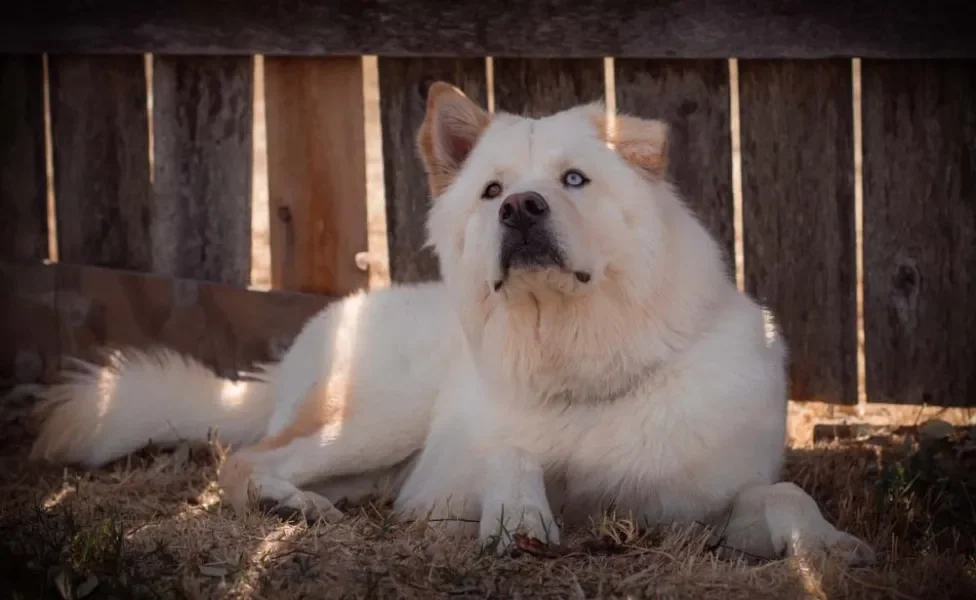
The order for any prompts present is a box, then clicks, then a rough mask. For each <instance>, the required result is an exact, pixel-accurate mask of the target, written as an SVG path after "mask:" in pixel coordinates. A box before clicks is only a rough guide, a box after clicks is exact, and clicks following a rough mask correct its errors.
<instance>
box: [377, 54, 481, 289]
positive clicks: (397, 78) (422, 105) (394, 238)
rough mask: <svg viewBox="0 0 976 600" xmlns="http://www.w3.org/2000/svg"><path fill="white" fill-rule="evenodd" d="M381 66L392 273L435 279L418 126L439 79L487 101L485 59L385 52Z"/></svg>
mask: <svg viewBox="0 0 976 600" xmlns="http://www.w3.org/2000/svg"><path fill="white" fill-rule="evenodd" d="M377 66H378V70H379V86H380V123H381V125H382V130H383V173H384V179H385V180H386V181H385V187H386V223H387V226H386V228H387V243H388V245H389V257H390V259H389V260H390V279H391V280H393V281H396V282H418V281H430V280H436V279H438V278H439V277H440V270H439V267H438V264H437V257H436V256H435V255H434V253H433V252H432V251H431V249H430V248H424V244H425V243H426V241H427V233H426V229H425V222H426V219H427V210H428V208H429V207H430V191H429V190H428V188H427V178H426V176H425V175H424V169H423V165H422V163H421V162H420V155H419V154H418V152H417V144H416V140H417V130H418V128H419V127H420V124H421V123H422V122H423V120H424V113H425V111H426V100H427V88H428V87H430V84H431V83H433V82H434V81H436V80H444V81H448V82H450V83H452V84H453V85H455V86H457V87H458V88H460V89H461V90H462V91H464V93H465V94H467V95H468V96H469V97H470V98H471V99H472V100H474V101H475V102H477V103H479V104H480V105H481V106H484V107H487V105H488V104H487V103H488V97H487V87H486V82H485V60H484V59H476V58H469V59H449V58H420V59H416V58H382V57H381V58H379V59H378V60H377Z"/></svg>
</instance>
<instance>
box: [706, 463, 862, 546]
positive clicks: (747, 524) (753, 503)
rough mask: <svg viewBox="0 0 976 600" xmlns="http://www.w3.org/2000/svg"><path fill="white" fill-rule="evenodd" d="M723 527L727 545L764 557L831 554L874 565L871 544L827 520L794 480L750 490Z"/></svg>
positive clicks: (720, 531)
mask: <svg viewBox="0 0 976 600" xmlns="http://www.w3.org/2000/svg"><path fill="white" fill-rule="evenodd" d="M717 525H718V531H717V532H716V533H717V535H718V536H719V537H720V538H723V539H724V542H725V544H726V545H728V546H730V547H732V548H734V549H737V550H740V551H743V552H746V553H749V554H752V555H755V556H759V557H763V558H773V557H776V556H782V555H784V554H786V555H789V556H793V555H797V554H809V553H817V552H823V551H827V552H830V553H832V554H834V555H837V556H840V557H841V558H843V559H844V560H846V561H847V562H850V563H856V564H868V563H872V562H874V550H872V549H871V547H870V546H868V545H867V544H866V543H865V542H863V541H862V540H860V539H858V538H856V537H854V536H853V535H850V534H849V533H845V532H843V531H839V530H838V529H837V528H836V527H834V526H833V525H831V524H830V523H829V522H827V520H826V519H825V518H824V516H823V514H822V513H821V512H820V508H819V507H818V506H817V503H816V501H814V499H813V498H811V497H810V495H809V494H807V493H806V492H805V491H803V490H802V489H801V488H800V487H799V486H797V485H796V484H793V483H789V482H781V483H776V484H773V485H754V486H750V487H747V488H745V489H744V490H742V491H741V492H739V494H738V495H737V496H736V498H735V502H734V504H733V506H732V513H731V515H729V516H728V518H727V519H725V520H724V521H723V522H721V523H717Z"/></svg>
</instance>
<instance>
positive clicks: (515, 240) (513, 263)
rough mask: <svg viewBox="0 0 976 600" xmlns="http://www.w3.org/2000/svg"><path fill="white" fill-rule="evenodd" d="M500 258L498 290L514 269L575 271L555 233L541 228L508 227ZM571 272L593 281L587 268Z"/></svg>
mask: <svg viewBox="0 0 976 600" xmlns="http://www.w3.org/2000/svg"><path fill="white" fill-rule="evenodd" d="M499 261H500V265H501V279H498V280H496V281H495V282H494V284H493V287H494V290H495V291H496V292H497V291H498V290H500V289H501V288H502V286H503V285H504V284H505V281H506V280H508V277H509V274H511V273H512V272H513V271H519V270H526V271H531V270H536V271H542V270H547V269H556V270H560V271H566V272H570V271H572V269H570V268H569V267H568V265H567V261H566V256H565V254H564V253H563V251H562V249H561V248H560V247H559V245H558V244H557V243H556V241H555V240H554V239H553V237H552V235H550V234H549V232H547V231H545V230H541V229H540V230H532V231H529V232H520V231H506V232H505V235H504V236H503V237H502V243H501V252H500V255H499ZM572 273H573V275H574V276H575V277H576V279H577V281H579V282H580V283H587V282H589V281H590V274H589V273H587V272H585V271H572Z"/></svg>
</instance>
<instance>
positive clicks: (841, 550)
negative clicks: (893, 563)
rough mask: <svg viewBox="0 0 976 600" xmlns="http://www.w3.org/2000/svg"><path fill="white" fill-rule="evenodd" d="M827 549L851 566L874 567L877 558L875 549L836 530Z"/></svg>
mask: <svg viewBox="0 0 976 600" xmlns="http://www.w3.org/2000/svg"><path fill="white" fill-rule="evenodd" d="M826 549H827V551H828V552H829V553H831V554H833V555H834V556H837V557H839V558H841V559H842V560H844V561H845V562H847V563H848V564H851V565H859V566H864V565H872V564H874V561H875V558H876V557H875V553H874V549H873V548H872V547H871V546H869V545H868V544H867V542H865V541H864V540H862V539H860V538H857V537H855V536H853V535H851V534H849V533H844V532H843V531H838V530H836V529H835V530H834V535H833V536H831V537H830V538H828V542H827V544H826Z"/></svg>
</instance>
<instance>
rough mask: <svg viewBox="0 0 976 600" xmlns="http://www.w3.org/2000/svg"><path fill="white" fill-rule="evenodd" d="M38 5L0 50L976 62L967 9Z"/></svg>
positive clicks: (614, 3) (22, 10)
mask: <svg viewBox="0 0 976 600" xmlns="http://www.w3.org/2000/svg"><path fill="white" fill-rule="evenodd" d="M229 6H231V5H230V3H227V2H199V1H197V0H141V1H140V2H131V1H128V0H101V1H99V2H78V1H77V0H35V1H34V2H26V3H18V4H14V5H11V6H10V7H8V8H6V9H5V11H4V19H3V21H0V52H45V51H50V52H91V51H98V52H165V53H171V54H202V53H216V54H234V53H246V54H252V53H257V54H268V55H282V54H304V55H323V54H324V55H336V54H340V55H363V54H377V55H381V56H465V57H482V56H496V57H501V56H508V57H513V56H523V57H558V56H563V57H572V58H581V57H588V58H598V57H603V56H619V57H629V58H642V57H662V58H663V57H678V56H680V57H687V58H726V57H728V56H738V57H740V58H776V57H783V58H828V57H834V56H863V57H903V58H909V57H911V58H914V57H932V58H935V57H953V56H967V57H973V56H976V36H973V35H972V30H971V26H970V17H969V12H970V11H969V8H970V4H969V3H968V2H965V1H964V0H943V1H942V2H939V3H937V4H933V3H932V2H926V1H924V0H904V1H902V2H899V3H898V6H897V10H893V9H892V5H891V3H890V2H886V1H885V0H860V1H858V2H849V1H848V0H821V1H819V2H809V1H805V0H672V1H669V2H643V3H641V2H623V1H621V0H549V1H548V2H536V1H534V0H525V1H521V0H520V1H518V2H514V3H509V4H508V5H507V6H504V7H502V6H501V5H499V4H495V3H491V2H485V1H484V0H455V1H454V2H451V3H450V4H448V3H439V4H438V6H437V7H436V9H433V8H432V7H431V4H430V2H429V1H427V0H397V1H396V2H350V1H349V0H295V1H291V2H282V3H273V4H269V3H267V2H262V1H260V0H239V1H237V2H234V3H233V4H232V9H229V8H228V7H229Z"/></svg>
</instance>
